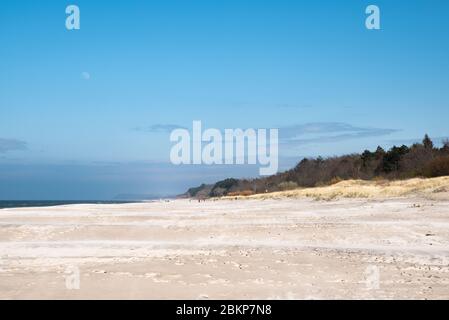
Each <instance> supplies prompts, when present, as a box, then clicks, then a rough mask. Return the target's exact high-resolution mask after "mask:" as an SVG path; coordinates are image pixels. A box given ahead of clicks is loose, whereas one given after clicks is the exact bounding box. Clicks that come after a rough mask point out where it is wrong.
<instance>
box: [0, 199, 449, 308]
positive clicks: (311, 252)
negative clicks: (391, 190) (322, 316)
mask: <svg viewBox="0 0 449 320" xmlns="http://www.w3.org/2000/svg"><path fill="white" fill-rule="evenodd" d="M74 270H75V271H74ZM76 270H79V272H80V289H79V290H76V289H74V290H70V289H68V288H67V286H66V279H69V280H70V279H72V280H73V279H74V278H73V277H74V276H73V274H74V273H75V274H76ZM67 277H69V278H67ZM377 279H378V280H379V281H377ZM70 283H72V282H70ZM69 288H70V285H69ZM0 298H1V299H23V298H32V299H34V298H39V299H40V298H44V299H53V298H57V299H65V298H69V299H79V298H87V299H94V298H105V299H108V298H124V299H128V298H129V299H132V298H137V299H141V298H142V299H169V298H171V299H181V298H182V299H206V298H209V299H227V298H231V299H253V298H255V299H275V298H282V299H320V298H331V299H337V298H344V299H353V298H357V299H367V298H383V299H384V298H386V299H388V298H404V299H408V298H419V299H424V298H427V299H441V298H443V299H448V298H449V199H448V200H445V199H439V200H426V199H424V198H417V197H408V198H396V199H383V200H373V199H364V200H363V199H345V200H336V201H329V202H324V201H314V200H311V199H280V200H270V199H268V200H261V199H256V200H239V201H230V200H220V201H208V202H201V203H198V202H195V201H192V202H189V201H188V200H177V201H172V202H169V203H167V202H160V203H144V204H122V205H67V206H59V207H50V208H22V209H3V210H0Z"/></svg>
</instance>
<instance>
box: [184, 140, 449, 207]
mask: <svg viewBox="0 0 449 320" xmlns="http://www.w3.org/2000/svg"><path fill="white" fill-rule="evenodd" d="M445 175H449V140H445V141H443V145H442V147H441V148H437V147H435V146H434V144H433V142H432V140H431V139H430V138H429V136H428V135H427V134H426V135H425V137H424V139H423V140H422V142H421V143H415V144H413V145H412V146H410V147H408V146H406V145H402V146H400V147H397V146H393V147H392V148H391V149H389V150H384V149H383V148H382V147H380V146H379V147H377V149H376V150H375V151H369V150H365V151H364V152H363V153H361V154H357V153H355V154H349V155H343V156H338V157H328V158H322V157H317V158H304V159H303V160H301V161H300V162H299V163H298V164H297V165H296V166H295V167H294V168H292V169H290V170H288V171H285V172H281V173H278V174H275V175H272V176H268V177H263V178H256V179H233V178H230V179H225V180H222V181H218V182H217V183H215V184H210V185H207V184H202V185H201V186H199V187H195V188H190V189H189V190H188V191H187V192H186V193H185V196H188V197H198V198H207V197H220V196H234V195H251V194H256V193H266V192H275V191H283V190H290V189H295V188H298V187H317V186H324V185H330V184H334V183H337V182H339V181H342V180H348V179H362V180H371V179H388V180H394V179H408V178H414V177H429V178H430V177H439V176H445Z"/></svg>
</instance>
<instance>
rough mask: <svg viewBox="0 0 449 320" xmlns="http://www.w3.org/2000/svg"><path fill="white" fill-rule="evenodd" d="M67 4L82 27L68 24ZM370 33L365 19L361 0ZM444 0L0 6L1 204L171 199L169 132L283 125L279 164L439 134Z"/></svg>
mask: <svg viewBox="0 0 449 320" xmlns="http://www.w3.org/2000/svg"><path fill="white" fill-rule="evenodd" d="M69 4H76V5H78V6H79V8H80V11H81V29H80V30H75V31H68V30H67V29H66V28H65V19H66V16H67V15H66V13H65V8H66V6H67V5H69ZM369 4H376V5H378V6H379V7H380V10H381V30H367V29H366V28H365V19H366V15H365V8H366V7H367V6H368V5H369ZM448 12H449V2H448V1H445V0H432V1H424V0H412V1H377V0H374V1H362V0H347V1H331V0H328V1H324V0H321V1H299V0H296V1H284V0H276V1H275V0H269V1H268V0H267V1H261V0H258V1H249V0H239V1H234V0H227V1H196V0H191V1H185V0H184V1H171V0H167V1H136V0H130V1H111V2H105V1H82V0H78V1H72V2H67V1H56V0H55V1H45V2H44V1H41V2H37V1H12V0H4V1H1V3H0V199H111V198H113V197H114V196H116V195H117V194H124V193H138V194H176V193H179V192H182V191H183V190H184V189H185V188H186V187H188V186H192V185H195V184H198V183H201V182H212V181H215V180H217V179H220V178H223V177H227V176H254V175H256V174H257V170H256V168H252V167H239V166H230V167H204V166H201V167H189V166H186V167H183V168H180V167H174V166H172V165H170V164H169V163H168V161H169V151H170V147H171V144H170V142H169V138H168V136H169V135H168V132H169V129H170V128H172V127H173V126H179V127H187V128H190V127H191V125H192V121H193V120H201V121H202V122H203V125H204V126H205V127H214V128H223V129H224V128H238V127H242V128H279V129H280V137H281V142H282V147H281V154H280V155H281V165H282V168H283V169H285V168H287V167H289V166H291V165H294V163H295V162H296V161H297V160H299V159H301V157H304V156H318V155H323V156H328V155H338V154H343V153H348V152H358V151H362V150H364V149H366V148H371V149H374V148H375V147H376V146H377V145H379V144H380V145H382V146H384V147H389V146H392V145H393V144H400V143H402V142H404V143H409V142H410V141H413V140H415V139H419V138H421V137H422V136H423V135H424V133H429V135H430V136H431V137H434V138H436V139H439V138H442V137H447V136H449V128H448V125H447V120H448V119H449V90H448V88H449V41H448V36H447V35H448V34H449V19H448V18H447V15H448Z"/></svg>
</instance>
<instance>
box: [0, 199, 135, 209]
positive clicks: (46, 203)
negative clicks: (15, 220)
mask: <svg viewBox="0 0 449 320" xmlns="http://www.w3.org/2000/svg"><path fill="white" fill-rule="evenodd" d="M136 202H140V201H85V200H83V201H76V200H75V201H73V200H67V201H65V200H0V209H5V208H25V207H54V206H62V205H67V204H121V203H136Z"/></svg>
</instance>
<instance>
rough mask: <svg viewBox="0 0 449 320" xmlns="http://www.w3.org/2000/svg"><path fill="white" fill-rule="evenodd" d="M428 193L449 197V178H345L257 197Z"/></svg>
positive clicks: (436, 196) (396, 195) (435, 196)
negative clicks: (323, 184) (370, 179)
mask: <svg viewBox="0 0 449 320" xmlns="http://www.w3.org/2000/svg"><path fill="white" fill-rule="evenodd" d="M410 195H412V196H416V195H420V196H424V197H426V198H433V199H440V198H442V199H447V198H449V177H439V178H431V179H427V178H423V179H421V178H415V179H408V180H395V181H389V180H376V181H365V180H345V181H341V182H339V183H336V184H334V185H331V186H323V187H316V188H299V189H295V190H290V191H281V192H273V193H268V194H257V195H252V196H249V197H237V198H240V199H243V198H253V199H276V198H289V197H296V198H300V197H309V198H314V199H317V200H332V199H338V198H389V197H403V196H410Z"/></svg>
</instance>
